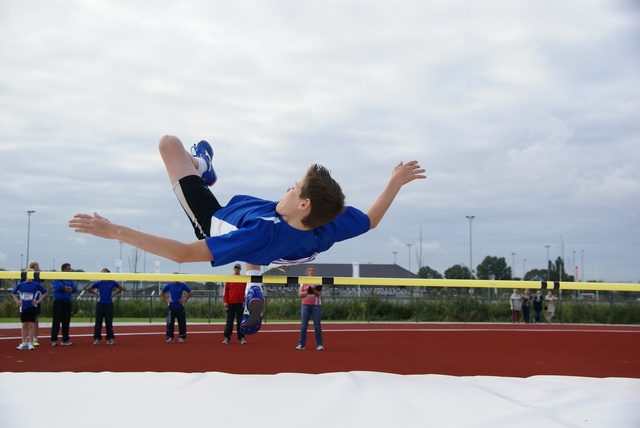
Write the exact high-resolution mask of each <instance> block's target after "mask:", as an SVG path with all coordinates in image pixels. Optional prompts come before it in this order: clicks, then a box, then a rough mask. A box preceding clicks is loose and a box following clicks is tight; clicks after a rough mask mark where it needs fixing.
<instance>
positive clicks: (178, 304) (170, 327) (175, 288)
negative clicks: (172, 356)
mask: <svg viewBox="0 0 640 428" xmlns="http://www.w3.org/2000/svg"><path fill="white" fill-rule="evenodd" d="M167 291H168V292H169V297H167V296H166V294H165V293H166V292H167ZM183 293H187V295H186V297H184V298H183V297H182V294H183ZM191 296H193V291H191V289H190V288H189V287H188V286H187V284H185V283H184V282H180V281H173V282H170V283H168V284H167V285H165V286H164V288H163V289H162V292H161V293H160V297H162V298H163V299H164V301H165V302H167V303H168V304H169V306H168V307H167V331H166V333H167V343H173V335H174V329H175V322H176V320H177V321H178V342H180V343H182V342H184V339H185V338H186V337H187V316H186V314H185V311H184V303H185V302H186V301H187V300H189V299H190V298H191Z"/></svg>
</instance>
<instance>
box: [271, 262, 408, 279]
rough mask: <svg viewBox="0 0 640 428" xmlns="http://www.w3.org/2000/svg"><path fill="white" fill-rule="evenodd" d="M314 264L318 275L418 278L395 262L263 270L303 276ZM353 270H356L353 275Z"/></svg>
mask: <svg viewBox="0 0 640 428" xmlns="http://www.w3.org/2000/svg"><path fill="white" fill-rule="evenodd" d="M311 265H313V266H315V267H316V269H317V273H316V274H317V275H318V276H332V277H335V276H339V277H348V278H350V277H354V276H357V277H360V278H418V276H417V275H415V274H413V273H411V272H410V271H408V270H406V269H405V268H403V267H401V266H398V265H396V264H391V265H380V264H373V263H368V264H357V265H356V266H354V264H346V263H342V264H341V263H306V264H302V265H293V266H286V267H282V268H274V269H270V270H268V271H267V272H265V273H264V274H263V275H265V276H269V275H271V276H305V275H306V270H307V267H308V266H311ZM354 271H356V272H357V274H356V275H354Z"/></svg>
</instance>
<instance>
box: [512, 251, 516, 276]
mask: <svg viewBox="0 0 640 428" xmlns="http://www.w3.org/2000/svg"><path fill="white" fill-rule="evenodd" d="M515 275H516V253H511V279H514V278H515Z"/></svg>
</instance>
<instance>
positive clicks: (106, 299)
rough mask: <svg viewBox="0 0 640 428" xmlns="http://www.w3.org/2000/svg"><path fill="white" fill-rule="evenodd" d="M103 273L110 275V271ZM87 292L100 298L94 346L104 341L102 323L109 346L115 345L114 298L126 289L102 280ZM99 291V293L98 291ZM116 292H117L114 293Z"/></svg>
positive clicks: (97, 304)
mask: <svg viewBox="0 0 640 428" xmlns="http://www.w3.org/2000/svg"><path fill="white" fill-rule="evenodd" d="M101 272H102V273H109V269H106V268H105V269H102V271H101ZM86 290H87V292H89V293H91V294H95V295H96V296H98V302H97V303H96V324H95V327H94V329H93V344H94V345H99V344H100V340H101V339H102V322H103V321H104V325H105V327H106V330H107V334H106V339H107V345H115V344H116V342H115V341H114V340H113V339H114V338H115V335H114V333H113V297H114V296H115V295H117V294H118V293H121V292H123V291H124V287H123V286H121V285H120V284H118V283H117V282H115V281H113V280H106V281H105V280H101V281H98V282H96V283H94V284H92V285H89V286H88V287H87V288H86ZM96 290H97V291H96ZM113 290H115V291H113Z"/></svg>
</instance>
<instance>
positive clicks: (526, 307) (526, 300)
mask: <svg viewBox="0 0 640 428" xmlns="http://www.w3.org/2000/svg"><path fill="white" fill-rule="evenodd" d="M530 314H531V290H529V289H528V288H527V289H525V290H524V293H523V294H522V318H524V322H525V323H527V324H528V323H530V322H531V315H530Z"/></svg>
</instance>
